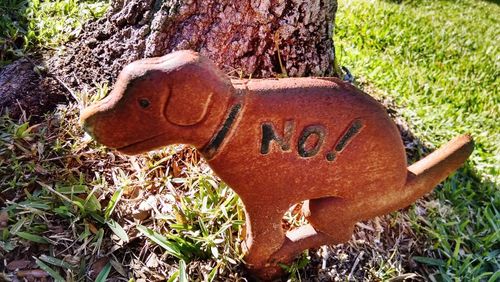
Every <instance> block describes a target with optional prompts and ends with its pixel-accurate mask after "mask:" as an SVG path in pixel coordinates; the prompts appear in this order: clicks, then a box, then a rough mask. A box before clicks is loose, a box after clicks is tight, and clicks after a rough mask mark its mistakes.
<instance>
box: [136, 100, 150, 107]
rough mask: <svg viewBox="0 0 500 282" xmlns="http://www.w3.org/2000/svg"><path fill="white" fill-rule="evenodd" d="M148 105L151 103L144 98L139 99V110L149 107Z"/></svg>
mask: <svg viewBox="0 0 500 282" xmlns="http://www.w3.org/2000/svg"><path fill="white" fill-rule="evenodd" d="M150 104H151V102H149V100H148V99H146V98H141V99H139V106H141V108H143V109H145V108H147V107H149V105H150Z"/></svg>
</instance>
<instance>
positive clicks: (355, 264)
mask: <svg viewBox="0 0 500 282" xmlns="http://www.w3.org/2000/svg"><path fill="white" fill-rule="evenodd" d="M364 254H365V251H361V252H360V253H359V255H358V257H357V258H356V260H355V261H354V265H353V266H352V268H351V272H350V273H349V276H347V280H348V281H350V280H351V279H352V274H353V273H354V271H355V270H356V267H358V264H359V261H360V260H361V259H362V258H363V255H364Z"/></svg>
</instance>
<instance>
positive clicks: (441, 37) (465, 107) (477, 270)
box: [335, 0, 500, 281]
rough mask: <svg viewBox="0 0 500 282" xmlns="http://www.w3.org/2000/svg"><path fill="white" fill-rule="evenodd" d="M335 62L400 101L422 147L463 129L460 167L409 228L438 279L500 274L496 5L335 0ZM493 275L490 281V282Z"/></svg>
mask: <svg viewBox="0 0 500 282" xmlns="http://www.w3.org/2000/svg"><path fill="white" fill-rule="evenodd" d="M339 7H340V11H339V14H338V16H337V19H336V29H335V33H336V35H335V37H336V42H335V43H336V47H337V55H338V58H339V64H340V65H345V66H347V67H348V68H349V69H350V71H351V72H352V73H354V74H355V75H357V76H358V77H360V78H361V80H362V81H363V82H365V83H367V84H369V85H371V86H373V87H375V88H377V89H379V90H381V91H382V92H383V93H384V94H385V95H387V96H388V97H390V98H391V99H393V100H394V101H395V103H396V104H397V105H398V106H400V107H402V108H401V109H400V112H401V113H402V115H403V117H404V118H405V119H406V120H407V122H408V123H409V124H410V126H411V129H412V130H413V132H414V133H415V134H416V136H418V138H420V139H421V140H422V141H423V142H425V144H428V145H429V146H431V147H437V146H438V145H440V144H442V143H444V142H445V141H446V140H449V139H451V138H452V137H453V136H456V135H458V134H461V133H470V134H472V136H473V137H474V139H475V141H476V147H475V151H474V153H473V155H472V158H471V161H469V163H468V164H467V166H466V167H465V168H464V169H462V170H460V171H459V172H458V173H456V174H455V175H454V176H453V177H450V178H449V179H448V180H447V181H445V182H444V184H443V185H442V186H441V187H439V188H438V189H437V190H436V192H435V193H434V195H433V196H432V197H433V198H435V199H437V200H438V202H437V203H438V207H437V208H436V209H435V211H432V212H431V213H429V214H428V215H427V216H426V218H425V219H423V220H419V221H415V225H416V226H415V228H416V229H417V230H419V231H420V232H423V233H424V234H425V235H426V237H428V238H429V240H431V241H432V242H433V244H432V251H430V252H429V255H430V256H432V257H434V258H436V259H437V260H427V261H424V263H428V264H430V265H433V268H435V271H436V272H437V274H435V275H436V279H438V280H450V279H458V278H462V280H466V281H469V280H472V279H487V278H488V277H491V275H492V274H493V273H495V272H496V275H495V277H497V278H496V279H498V271H499V262H498V258H499V254H500V249H499V239H500V233H499V226H498V222H499V218H500V217H499V213H498V207H499V206H500V205H499V204H500V197H499V196H500V195H499V190H498V180H499V178H498V176H499V175H498V173H499V157H500V151H499V142H500V135H499V133H500V126H499V123H498V116H499V114H500V95H499V89H500V78H499V74H500V53H499V46H500V22H499V19H500V17H499V16H500V7H499V6H498V4H496V3H494V2H488V1H347V0H346V1H339ZM496 279H495V278H492V281H494V280H496Z"/></svg>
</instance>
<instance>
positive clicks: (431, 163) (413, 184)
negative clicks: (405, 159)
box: [391, 135, 474, 210]
mask: <svg viewBox="0 0 500 282" xmlns="http://www.w3.org/2000/svg"><path fill="white" fill-rule="evenodd" d="M473 149H474V141H473V140H472V137H471V136H470V135H462V136H459V137H456V138H454V139H453V140H451V141H449V142H448V143H446V144H445V145H443V146H442V147H441V148H439V149H438V150H436V151H434V152H433V153H431V154H430V155H428V156H427V157H425V158H423V159H422V160H420V161H418V162H416V163H414V164H413V165H411V166H410V167H408V177H407V180H406V185H405V186H404V188H403V191H397V192H398V195H394V196H395V197H393V198H395V199H397V200H396V201H395V202H394V203H391V204H392V205H393V207H392V208H391V209H392V210H397V209H400V208H404V207H406V206H408V205H410V204H412V203H413V202H415V201H416V200H417V199H418V198H420V197H422V196H423V195H425V194H426V193H428V192H430V191H431V190H432V189H433V188H434V187H436V185H438V184H439V183H440V182H441V181H443V180H444V179H445V178H446V177H447V176H448V175H449V174H451V173H452V172H453V171H455V170H456V169H458V168H459V167H460V166H461V165H462V164H463V163H464V162H465V160H467V158H468V157H469V156H470V154H471V153H472V150H473ZM391 198H392V197H391Z"/></svg>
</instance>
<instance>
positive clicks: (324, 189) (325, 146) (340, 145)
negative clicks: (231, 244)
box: [209, 78, 407, 206]
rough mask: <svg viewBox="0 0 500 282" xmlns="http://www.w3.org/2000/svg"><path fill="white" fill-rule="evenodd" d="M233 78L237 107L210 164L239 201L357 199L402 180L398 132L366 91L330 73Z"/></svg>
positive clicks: (403, 168)
mask: <svg viewBox="0 0 500 282" xmlns="http://www.w3.org/2000/svg"><path fill="white" fill-rule="evenodd" d="M233 85H234V86H235V87H236V88H237V92H239V93H241V101H240V102H235V104H237V107H239V108H238V112H237V113H236V114H233V116H232V118H233V119H234V121H232V124H231V126H230V127H231V128H228V131H229V132H228V133H227V136H225V138H224V140H222V141H221V145H220V148H218V152H217V153H216V154H214V156H213V157H212V158H211V159H210V160H209V164H210V166H211V167H212V168H213V169H214V171H215V172H216V173H217V174H218V175H219V176H220V177H221V178H222V179H223V180H224V181H225V182H226V183H228V184H229V185H230V186H231V187H234V188H235V189H237V193H238V194H239V195H240V196H241V197H242V198H243V200H244V202H247V203H250V202H258V203H268V204H274V205H285V206H288V205H290V204H293V203H295V202H298V201H301V200H305V199H313V198H322V197H328V196H338V197H342V198H347V199H356V198H358V197H370V195H371V194H372V193H375V192H382V191H381V190H384V189H398V188H401V187H402V186H403V185H404V183H405V181H406V176H407V170H406V156H405V151H404V147H403V144H402V141H401V137H400V136H399V133H398V130H397V128H396V126H395V125H394V123H393V122H392V121H391V120H390V119H389V117H388V115H387V114H386V112H385V110H384V108H383V107H382V106H380V105H379V104H378V103H377V102H376V101H375V100H374V99H373V98H371V97H370V96H368V95H366V94H364V93H362V92H361V91H359V90H357V89H355V88H354V87H352V86H350V85H348V84H345V83H343V82H341V81H337V80H335V79H320V78H317V79H314V78H301V79H297V78H294V79H276V80H251V81H247V82H243V81H240V82H239V81H233ZM304 187H306V188H304ZM304 189H307V191H304ZM377 194H379V193H377Z"/></svg>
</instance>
